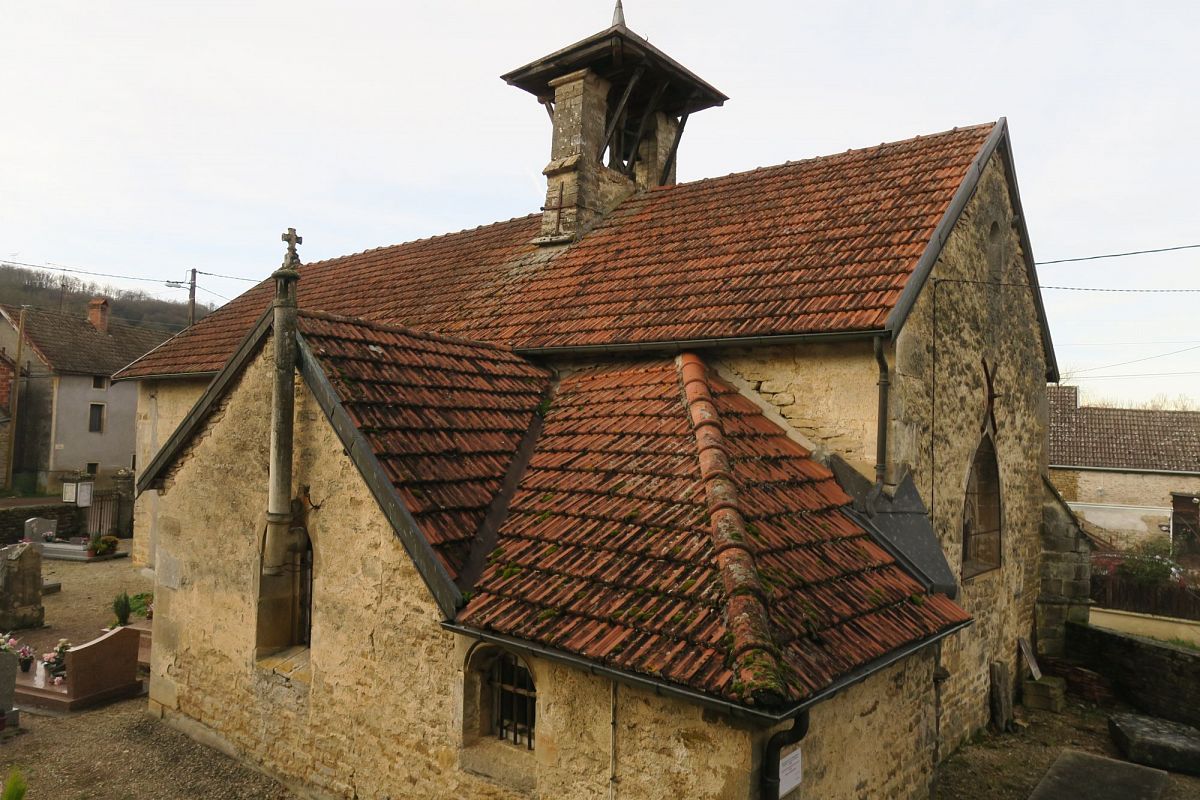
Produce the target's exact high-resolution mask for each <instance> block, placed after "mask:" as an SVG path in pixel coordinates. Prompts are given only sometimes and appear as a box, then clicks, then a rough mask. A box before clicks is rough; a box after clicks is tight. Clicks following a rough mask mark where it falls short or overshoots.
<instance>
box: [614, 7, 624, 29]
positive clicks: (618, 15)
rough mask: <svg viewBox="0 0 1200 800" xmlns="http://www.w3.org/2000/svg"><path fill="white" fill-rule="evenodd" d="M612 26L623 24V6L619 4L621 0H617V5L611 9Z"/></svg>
mask: <svg viewBox="0 0 1200 800" xmlns="http://www.w3.org/2000/svg"><path fill="white" fill-rule="evenodd" d="M612 24H613V27H616V26H617V25H624V24H625V8H624V6H622V5H621V0H617V7H616V8H614V9H613V23H612Z"/></svg>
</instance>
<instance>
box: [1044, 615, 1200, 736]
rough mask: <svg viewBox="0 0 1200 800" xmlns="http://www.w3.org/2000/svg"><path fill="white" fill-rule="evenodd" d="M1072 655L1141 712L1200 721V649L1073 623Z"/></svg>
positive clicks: (1070, 635)
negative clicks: (1111, 684) (1101, 677)
mask: <svg viewBox="0 0 1200 800" xmlns="http://www.w3.org/2000/svg"><path fill="white" fill-rule="evenodd" d="M1067 653H1068V654H1069V655H1070V657H1071V658H1073V659H1076V660H1078V661H1083V662H1085V663H1086V664H1087V665H1088V666H1089V667H1091V668H1092V669H1094V670H1095V671H1097V672H1099V673H1100V674H1102V675H1104V676H1105V677H1106V678H1108V679H1109V680H1111V681H1112V682H1113V687H1114V688H1115V689H1116V691H1117V694H1118V695H1120V696H1121V698H1122V699H1124V700H1126V701H1127V702H1129V703H1132V704H1133V705H1135V706H1137V707H1138V708H1139V709H1140V710H1142V711H1144V712H1146V713H1148V714H1153V715H1155V716H1158V717H1164V718H1166V719H1170V720H1175V721H1176V722H1182V723H1184V724H1187V725H1200V652H1197V651H1194V650H1187V649H1184V648H1182V647H1175V646H1173V645H1169V644H1165V643H1162V642H1155V641H1153V640H1152V639H1144V638H1142V637H1140V636H1132V635H1129V634H1125V633H1117V632H1116V631H1109V630H1104V629H1103V628H1093V627H1091V626H1089V625H1080V624H1078V623H1074V622H1068V623H1067Z"/></svg>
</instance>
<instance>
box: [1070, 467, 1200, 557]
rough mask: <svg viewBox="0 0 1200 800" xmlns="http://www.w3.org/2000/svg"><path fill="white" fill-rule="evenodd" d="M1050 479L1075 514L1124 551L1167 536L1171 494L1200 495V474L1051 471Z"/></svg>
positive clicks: (1075, 469)
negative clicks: (1166, 528)
mask: <svg viewBox="0 0 1200 800" xmlns="http://www.w3.org/2000/svg"><path fill="white" fill-rule="evenodd" d="M1050 480H1051V481H1053V483H1054V486H1055V487H1056V488H1057V489H1058V491H1059V492H1061V493H1062V495H1063V497H1064V498H1066V500H1067V502H1069V503H1071V506H1072V508H1073V509H1074V510H1075V513H1077V514H1078V515H1079V516H1081V517H1083V518H1084V519H1086V520H1087V521H1088V522H1089V523H1091V524H1092V525H1095V526H1096V527H1098V528H1102V529H1103V530H1104V533H1105V535H1106V536H1107V538H1109V539H1111V540H1112V541H1113V542H1114V543H1115V544H1117V545H1118V546H1121V547H1130V546H1134V545H1137V544H1139V543H1141V542H1144V541H1147V540H1150V539H1156V538H1162V537H1165V536H1166V535H1167V534H1166V533H1164V532H1163V531H1162V528H1161V527H1160V526H1164V525H1166V526H1169V525H1170V522H1171V492H1200V475H1179V474H1168V473H1151V472H1113V471H1108V470H1089V469H1078V468H1066V467H1051V468H1050Z"/></svg>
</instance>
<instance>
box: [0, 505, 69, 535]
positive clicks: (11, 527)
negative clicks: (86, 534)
mask: <svg viewBox="0 0 1200 800" xmlns="http://www.w3.org/2000/svg"><path fill="white" fill-rule="evenodd" d="M30 517H43V518H45V519H52V520H56V521H57V522H58V535H59V536H61V537H63V538H70V537H71V536H82V535H83V533H82V531H83V529H84V522H85V521H86V520H87V517H86V515H85V512H83V509H81V508H79V506H75V505H67V504H66V503H48V504H46V505H44V506H16V507H15V508H5V509H0V545H6V544H16V543H17V542H19V541H21V539H23V538H24V537H25V520H27V519H29V518H30Z"/></svg>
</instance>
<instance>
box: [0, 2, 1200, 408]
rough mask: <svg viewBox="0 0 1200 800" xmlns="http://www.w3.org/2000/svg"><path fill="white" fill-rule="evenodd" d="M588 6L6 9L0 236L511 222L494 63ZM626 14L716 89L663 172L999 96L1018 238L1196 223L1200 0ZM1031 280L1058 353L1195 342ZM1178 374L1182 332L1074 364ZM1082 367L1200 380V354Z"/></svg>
mask: <svg viewBox="0 0 1200 800" xmlns="http://www.w3.org/2000/svg"><path fill="white" fill-rule="evenodd" d="M611 13H612V4H611V2H610V0H586V1H585V2H579V1H578V0H575V2H567V3H564V2H548V1H546V0H539V1H538V2H532V0H504V2H466V1H465V0H458V1H454V0H443V2H438V3H413V2H402V3H397V2H388V3H363V2H336V3H334V2H327V3H326V2H301V0H290V1H289V2H263V1H259V2H248V1H246V0H239V1H238V2H213V1H210V2H203V3H200V2H163V1H162V0H159V1H158V2H105V3H96V2H86V1H85V0H79V1H78V2H73V3H63V2H49V1H48V0H38V2H34V3H17V2H15V1H12V2H7V3H4V4H2V5H0V102H2V103H3V109H4V112H5V113H4V114H3V117H2V118H0V258H4V259H12V260H18V261H23V262H30V263H47V262H54V263H57V264H65V265H77V266H83V267H85V268H89V269H93V270H99V271H104V272H114V273H120V274H126V275H137V276H145V277H153V278H161V279H176V278H180V277H182V276H183V274H184V271H185V270H186V269H187V268H189V267H196V268H199V269H201V270H205V271H210V272H219V273H225V274H232V275H241V276H247V277H253V278H261V277H263V276H265V275H267V274H268V273H269V272H270V271H271V270H272V269H274V268H275V266H277V264H278V263H279V261H280V258H281V255H282V247H283V245H282V243H281V242H280V241H279V233H280V231H281V230H282V229H283V228H285V227H287V226H289V225H291V226H294V227H296V228H297V229H298V230H299V231H300V233H301V234H302V235H303V236H304V240H305V243H304V245H303V247H302V248H301V254H302V258H303V259H304V260H306V261H315V260H318V259H320V258H326V257H331V256H336V255H342V254H345V253H349V252H355V251H358V250H363V249H367V248H371V247H378V246H381V245H386V244H393V243H396V242H402V241H405V240H408V239H413V238H418V237H422V236H428V235H432V234H437V233H444V232H446V231H450V230H458V229H461V228H467V227H474V226H476V225H479V224H484V223H488V222H492V221H495V220H497V219H507V218H510V217H515V216H521V215H524V214H527V213H529V212H531V211H534V210H536V209H537V207H538V206H539V205H540V204H541V202H542V201H543V196H542V187H543V185H544V183H543V181H544V178H543V177H542V175H541V169H542V167H543V166H544V165H545V162H546V160H547V158H548V150H549V121H548V119H547V118H546V114H545V111H544V110H543V109H542V108H541V107H540V106H539V105H537V103H536V102H535V101H534V99H533V98H532V97H530V96H528V95H526V94H525V93H523V92H521V91H520V90H517V89H514V88H511V87H508V86H506V85H505V84H504V83H503V81H500V80H499V79H498V78H497V76H498V75H499V74H500V73H502V72H505V71H508V70H509V69H512V68H514V67H517V66H520V65H522V64H524V63H526V62H528V61H531V60H533V59H535V58H537V57H539V56H542V55H545V54H547V53H549V52H551V51H552V50H555V49H557V48H559V47H561V46H565V45H567V44H569V43H571V42H574V41H576V40H578V39H581V38H583V37H584V36H587V35H590V34H592V33H595V32H596V31H598V30H600V29H602V28H604V27H607V25H608V22H609V19H610V16H611ZM626 16H627V19H628V22H629V25H630V27H631V28H633V29H634V30H635V31H637V32H638V33H640V34H642V35H643V36H646V37H648V38H649V39H650V40H651V41H652V42H654V43H655V44H656V45H658V46H659V47H661V48H662V49H664V50H665V51H666V52H668V53H669V54H671V55H672V56H674V57H675V58H677V59H678V60H679V61H681V62H682V63H684V64H685V65H687V66H688V67H690V68H692V69H693V70H694V71H695V72H696V73H697V74H699V75H700V76H701V77H703V78H705V79H706V80H708V81H709V82H710V83H712V84H713V85H715V86H716V87H717V88H719V89H721V90H722V91H724V92H725V93H726V94H728V95H729V96H730V98H731V100H730V102H728V103H727V104H726V105H725V107H724V108H718V109H713V110H710V111H706V112H704V113H702V114H698V115H696V116H695V117H693V118H692V120H691V121H690V122H689V124H688V130H687V134H686V136H685V137H684V140H683V146H682V148H681V151H680V178H681V180H690V179H695V178H701V177H707V176H712V175H721V174H725V173H728V172H735V171H741V170H745V169H750V168H753V167H756V166H763V165H768V164H774V163H778V162H781V161H786V160H788V159H798V158H806V157H810V156H814V155H822V154H826V153H831V152H837V151H840V150H844V149H846V148H848V147H862V146H866V145H872V144H877V143H879V142H881V141H890V140H895V139H902V138H908V137H910V136H912V135H914V134H918V133H933V132H936V131H940V130H944V129H946V128H950V127H953V126H955V125H967V124H973V123H977V122H983V121H990V120H994V119H996V118H998V117H1000V116H1007V117H1008V119H1009V123H1010V125H1011V127H1012V133H1013V147H1014V151H1015V156H1016V166H1017V174H1018V176H1019V179H1020V184H1021V192H1022V198H1023V200H1024V203H1025V211H1026V215H1027V217H1028V221H1029V227H1030V232H1031V236H1032V239H1033V246H1034V250H1035V256H1036V257H1037V258H1038V259H1040V260H1049V259H1057V258H1068V257H1074V256H1085V255H1092V254H1097V253H1109V252H1118V251H1127V250H1141V249H1148V248H1155V247H1165V246H1172V245H1180V244H1191V243H1197V242H1200V207H1198V206H1200V204H1198V203H1197V200H1196V189H1195V187H1196V186H1197V185H1200V159H1198V158H1197V157H1196V154H1195V153H1196V148H1197V135H1198V134H1197V132H1198V131H1200V103H1197V101H1196V86H1197V80H1198V78H1200V47H1198V46H1197V44H1196V41H1195V40H1196V34H1197V32H1198V31H1200V3H1194V2H1162V1H1160V2H1155V3H1152V4H1151V3H1130V2H1119V3H1118V2H1094V1H1093V2H1078V3H1065V2H1014V1H1013V0H1009V1H1008V2H1003V3H1001V2H963V1H962V0H959V2H913V3H898V2H857V3H829V2H754V0H748V1H747V0H743V2H737V3H735V2H728V0H723V1H722V2H717V1H716V0H689V1H688V2H683V1H682V0H673V1H672V0H630V2H628V3H626ZM1198 266H1200V250H1191V251H1182V252H1179V253H1174V254H1162V255H1147V256H1138V257H1132V258H1124V259H1112V260H1106V261H1093V262H1085V263H1083V264H1077V265H1059V266H1045V267H1043V268H1042V269H1041V277H1042V283H1043V284H1054V285H1068V286H1110V287H1127V288H1133V287H1140V288H1178V287H1188V288H1200V269H1197V267H1198ZM113 283H116V284H118V285H123V286H127V287H129V288H134V287H138V288H146V289H149V290H150V291H151V292H152V293H154V294H156V295H159V296H164V297H179V298H182V297H184V296H185V293H184V292H181V291H178V290H173V289H169V288H166V287H164V286H161V285H159V286H155V285H153V284H144V283H143V284H138V283H135V282H122V281H113ZM202 285H203V286H204V287H205V288H207V289H209V290H211V291H214V292H217V293H220V294H222V295H225V296H227V297H232V296H233V295H235V294H237V293H238V292H240V291H242V290H243V289H244V288H245V287H246V286H248V285H249V284H245V283H239V282H236V281H229V280H223V279H217V278H207V279H202ZM1045 297H1046V305H1047V310H1048V314H1049V317H1050V325H1051V329H1052V332H1053V335H1054V339H1055V343H1056V345H1057V349H1058V354H1059V363H1060V365H1061V366H1062V367H1063V368H1064V371H1074V370H1080V369H1086V368H1088V367H1096V366H1102V365H1106V364H1110V363H1115V362H1121V361H1128V360H1132V359H1137V358H1143V357H1146V356H1153V355H1157V354H1160V353H1166V352H1169V351H1172V350H1178V349H1182V348H1185V347H1189V346H1193V345H1200V325H1198V324H1197V322H1196V319H1197V317H1198V316H1200V294H1174V295H1158V296H1156V295H1137V294H1111V295H1101V294H1094V293H1074V292H1058V291H1047V292H1046V293H1045ZM200 299H202V300H206V301H212V300H214V299H215V298H214V296H213V295H211V294H205V293H204V292H201V294H200ZM1114 343H1120V344H1114ZM1177 343H1178V344H1177ZM1186 371H1195V372H1200V349H1197V350H1194V351H1191V352H1185V353H1181V354H1178V355H1175V356H1170V357H1164V358H1156V359H1153V360H1150V361H1146V362H1143V363H1137V364H1130V365H1127V366H1122V367H1119V368H1113V369H1107V370H1094V371H1091V372H1083V373H1080V377H1082V376H1084V375H1088V376H1091V375H1097V374H1100V375H1103V374H1122V375H1124V374H1128V373H1150V372H1154V373H1159V372H1186ZM1080 385H1081V386H1084V387H1086V391H1087V392H1089V393H1091V396H1093V397H1107V398H1113V399H1120V400H1127V401H1140V400H1145V399H1148V398H1150V397H1152V396H1154V395H1156V394H1163V393H1165V394H1167V395H1169V396H1172V397H1173V396H1175V395H1178V394H1181V393H1182V394H1189V395H1191V396H1192V397H1195V398H1200V374H1198V375H1178V376H1163V377H1152V378H1129V379H1113V380H1086V381H1082V382H1081V384H1080Z"/></svg>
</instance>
